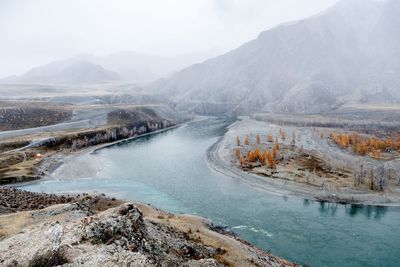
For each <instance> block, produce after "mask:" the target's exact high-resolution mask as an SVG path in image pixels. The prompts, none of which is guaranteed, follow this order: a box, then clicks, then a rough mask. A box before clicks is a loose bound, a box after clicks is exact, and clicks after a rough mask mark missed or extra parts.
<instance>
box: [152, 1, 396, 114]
mask: <svg viewBox="0 0 400 267" xmlns="http://www.w3.org/2000/svg"><path fill="white" fill-rule="evenodd" d="M399 89H400V1H398V0H387V1H382V0H380V1H377V0H343V1H341V2H339V3H337V4H336V5H335V6H334V7H332V8H330V9H328V10H326V11H325V12H323V13H321V14H318V15H316V16H313V17H311V18H308V19H305V20H301V21H297V22H293V23H287V24H283V25H280V26H278V27H275V28H273V29H271V30H267V31H265V32H262V33H261V34H260V35H259V36H258V38H257V39H255V40H253V41H250V42H248V43H245V44H243V45H242V46H240V47H239V48H237V49H235V50H233V51H231V52H229V53H226V54H224V55H222V56H219V57H216V58H213V59H210V60H207V61H205V62H204V63H202V64H196V65H193V66H191V67H188V68H186V69H184V70H182V71H180V72H178V73H177V74H175V75H173V76H172V77H171V78H168V79H162V80H159V81H157V82H156V83H154V84H153V85H152V90H153V91H154V92H157V93H161V94H163V95H165V96H167V97H170V98H171V99H172V100H175V101H177V102H180V103H202V104H203V103H213V104H217V105H221V104H227V105H229V106H231V107H233V109H238V110H244V111H246V110H255V109H256V110H260V109H261V110H279V111H287V112H320V111H324V110H330V109H334V108H336V107H339V106H340V105H342V104H343V103H349V102H397V103H398V102H399V100H400V90H399ZM186 105H187V104H186Z"/></svg>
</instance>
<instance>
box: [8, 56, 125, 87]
mask: <svg viewBox="0 0 400 267" xmlns="http://www.w3.org/2000/svg"><path fill="white" fill-rule="evenodd" d="M121 79H122V77H121V76H120V75H119V74H117V73H115V72H112V71H109V70H106V69H105V68H103V67H101V66H99V65H95V64H93V63H90V62H88V61H84V60H65V61H54V62H52V63H49V64H47V65H44V66H40V67H37V68H34V69H32V70H30V71H28V72H27V73H25V74H23V75H21V76H19V77H18V76H13V77H11V78H6V79H4V80H2V82H10V83H43V84H93V83H103V82H109V81H117V80H121Z"/></svg>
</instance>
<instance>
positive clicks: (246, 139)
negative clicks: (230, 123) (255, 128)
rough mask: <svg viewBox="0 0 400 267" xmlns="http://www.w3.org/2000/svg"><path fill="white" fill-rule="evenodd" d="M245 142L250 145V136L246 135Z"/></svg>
mask: <svg viewBox="0 0 400 267" xmlns="http://www.w3.org/2000/svg"><path fill="white" fill-rule="evenodd" d="M244 144H245V145H246V146H248V145H249V144H250V140H249V136H248V135H246V137H245V138H244Z"/></svg>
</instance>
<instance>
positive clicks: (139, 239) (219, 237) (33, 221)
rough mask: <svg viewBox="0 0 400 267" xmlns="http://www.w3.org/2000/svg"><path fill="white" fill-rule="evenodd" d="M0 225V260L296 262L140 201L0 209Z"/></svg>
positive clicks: (92, 263)
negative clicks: (18, 210)
mask: <svg viewBox="0 0 400 267" xmlns="http://www.w3.org/2000/svg"><path fill="white" fill-rule="evenodd" d="M83 207H86V208H83ZM88 207H89V209H87V208H88ZM11 222H14V225H11ZM187 227H189V229H188V228H187ZM0 228H1V229H3V231H2V232H1V235H2V237H1V238H2V239H1V241H0V255H1V256H0V265H2V266H59V265H62V266H77V265H79V266H296V265H295V264H292V263H289V262H287V261H285V260H283V259H280V258H278V257H275V256H272V255H270V254H268V253H266V252H263V251H261V250H258V249H256V248H254V247H252V246H251V245H249V244H246V243H245V242H243V241H240V240H239V239H237V238H235V237H232V236H227V235H223V234H220V233H217V232H214V231H213V230H211V229H210V225H209V224H207V223H205V222H204V220H203V219H199V218H196V219H194V217H190V216H175V215H172V214H168V213H165V212H163V211H161V210H158V209H156V208H153V207H150V206H147V205H143V204H132V203H124V204H122V205H120V206H117V207H115V208H110V209H107V210H105V211H103V212H95V211H94V210H93V209H91V206H90V205H86V206H85V205H80V204H77V203H71V204H61V205H56V206H51V207H48V208H46V209H43V210H39V211H29V212H21V213H14V214H8V215H2V216H0ZM211 237H212V238H211ZM33 241H34V242H33Z"/></svg>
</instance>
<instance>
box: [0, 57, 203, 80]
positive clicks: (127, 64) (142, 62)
mask: <svg viewBox="0 0 400 267" xmlns="http://www.w3.org/2000/svg"><path fill="white" fill-rule="evenodd" d="M207 54H209V53H192V54H187V55H181V56H176V57H161V56H153V55H146V54H140V53H135V52H119V53H114V54H109V55H106V56H101V57H100V56H94V55H91V54H80V55H77V56H74V57H72V58H69V59H66V60H61V61H54V62H51V63H49V64H46V65H43V66H39V67H36V68H34V69H32V70H30V71H28V72H27V73H25V74H23V75H21V76H15V75H13V76H9V77H6V78H3V79H0V83H3V84H4V83H41V84H90V83H103V82H109V81H119V80H124V81H128V82H140V83H145V82H151V81H155V80H157V79H160V78H163V77H168V76H171V75H172V74H174V73H176V72H177V71H179V70H181V69H183V68H185V67H187V66H190V65H192V64H193V63H196V62H201V61H203V60H204V59H205V58H207V57H206V55H207Z"/></svg>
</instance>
